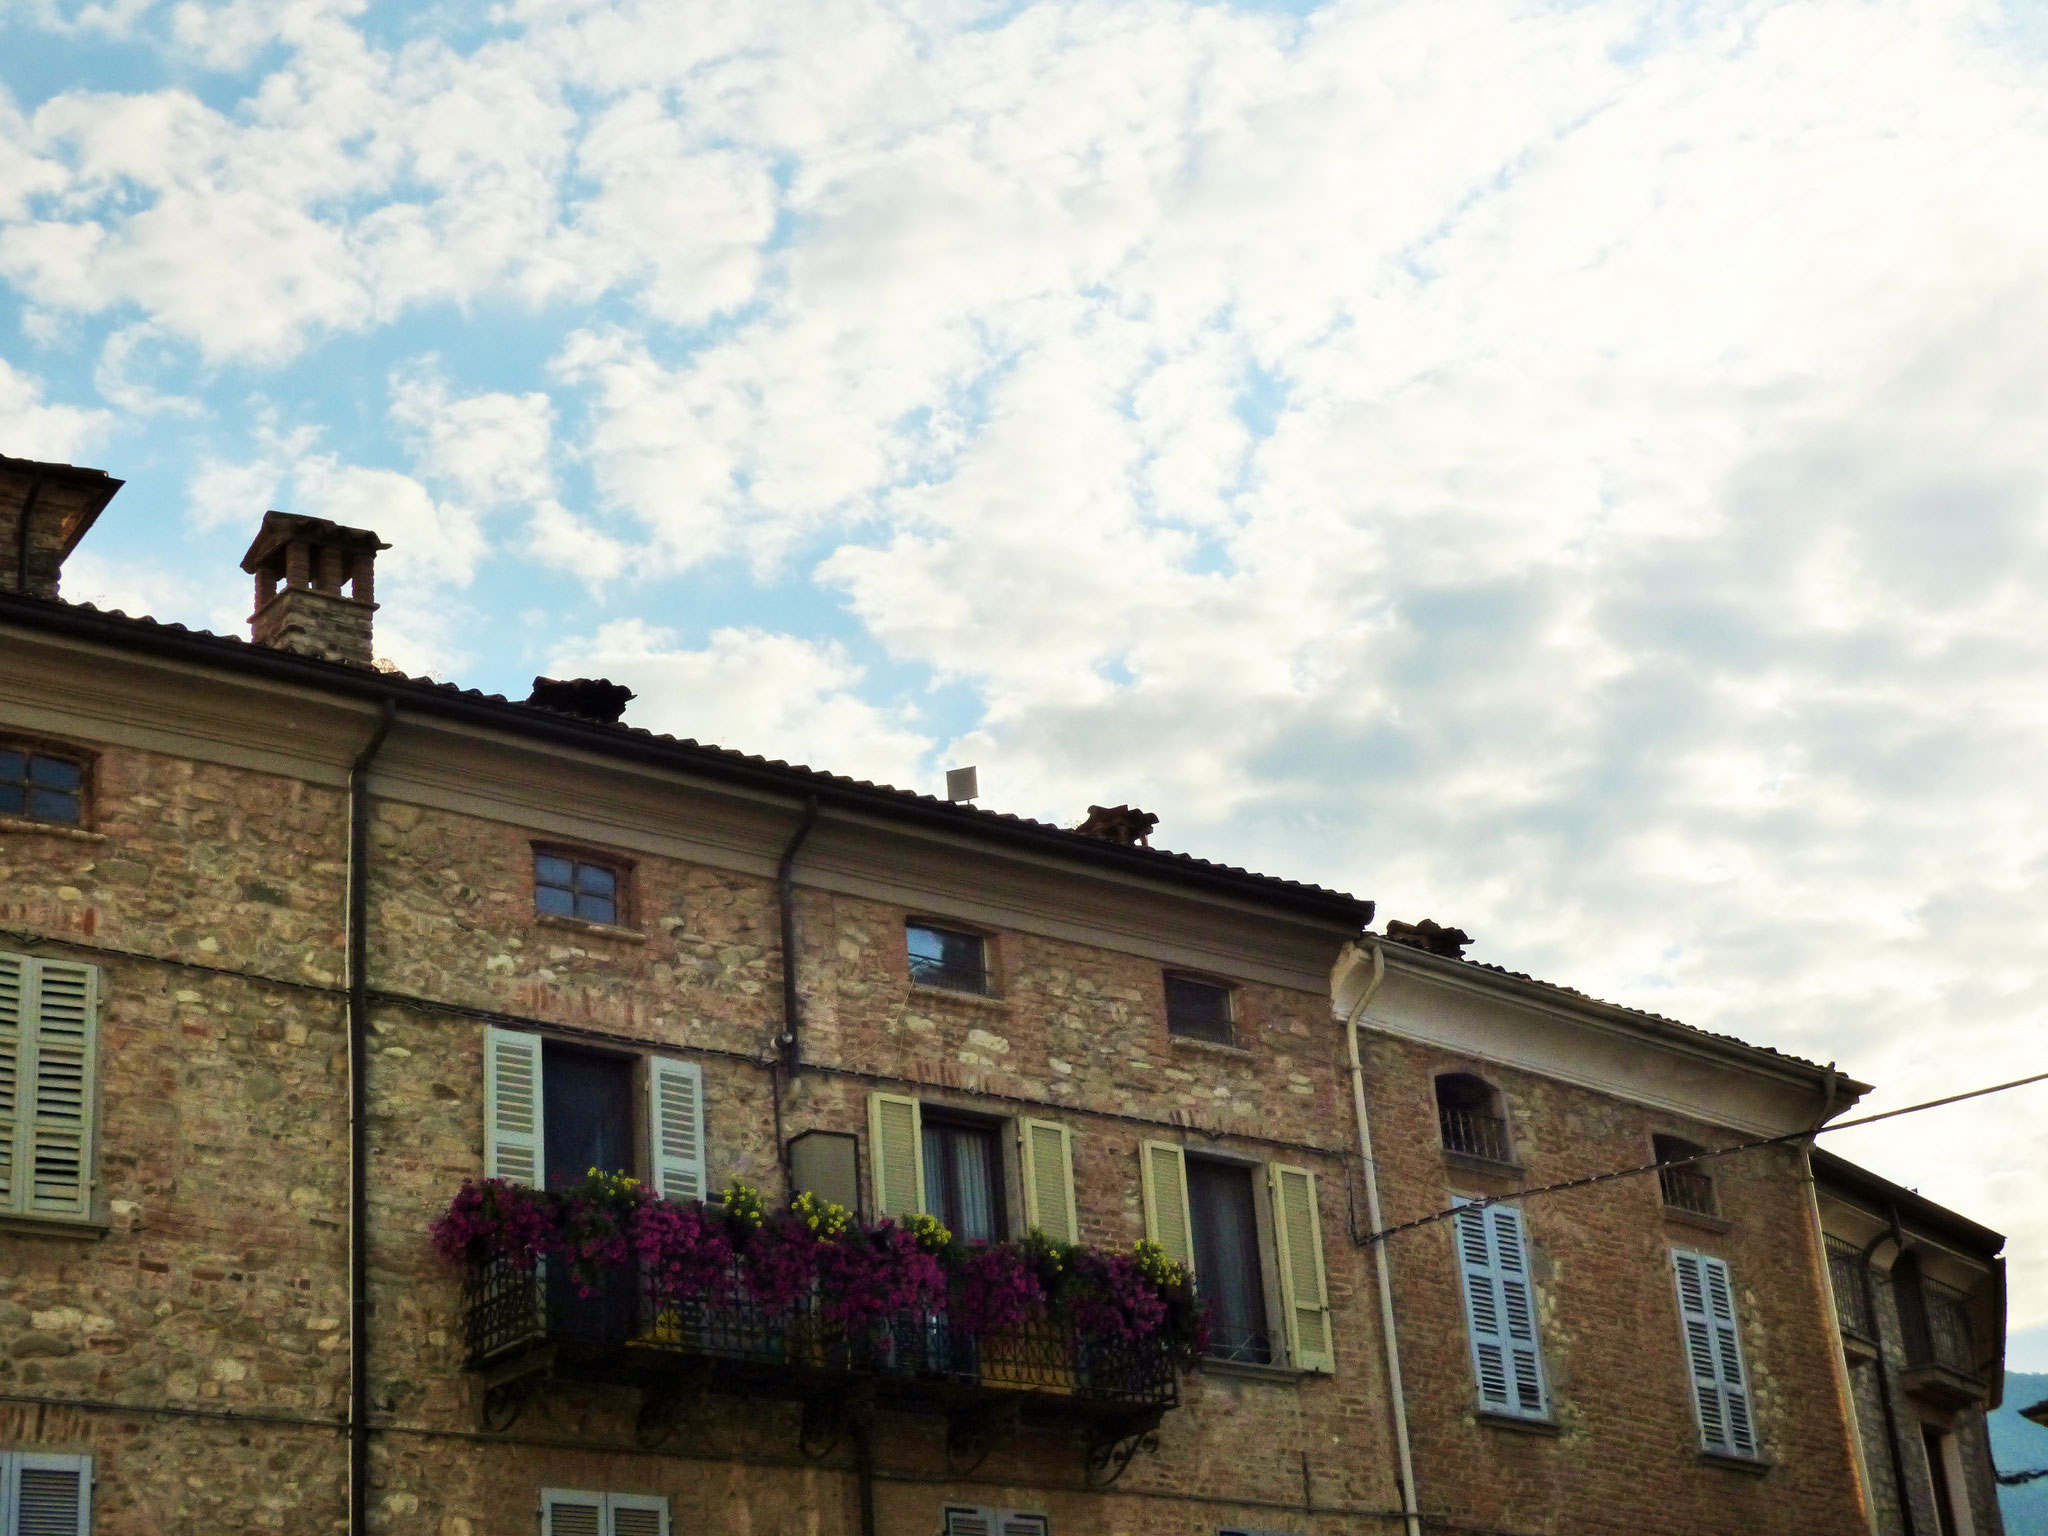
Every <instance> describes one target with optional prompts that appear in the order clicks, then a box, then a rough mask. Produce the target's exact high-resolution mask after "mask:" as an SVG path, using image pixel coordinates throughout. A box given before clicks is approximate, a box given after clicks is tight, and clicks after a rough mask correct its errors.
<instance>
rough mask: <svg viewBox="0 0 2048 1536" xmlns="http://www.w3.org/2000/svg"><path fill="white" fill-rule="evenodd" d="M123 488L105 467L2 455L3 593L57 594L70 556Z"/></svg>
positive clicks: (0, 559) (0, 563)
mask: <svg viewBox="0 0 2048 1536" xmlns="http://www.w3.org/2000/svg"><path fill="white" fill-rule="evenodd" d="M119 489H121V482H120V481H119V480H116V479H115V478H114V477H113V476H112V475H110V474H108V473H107V472H106V471H105V470H103V469H80V468H79V467H78V466H76V465H74V464H43V463H39V462H37V461H36V460H34V459H10V458H8V457H7V456H6V455H5V454H0V592H22V593H26V594H27V595H28V596H30V597H55V596H56V595H57V578H58V576H59V575H60V574H61V572H62V571H63V569H64V562H65V560H66V559H68V558H69V557H70V554H71V551H72V550H74V549H76V548H77V547H78V541H79V540H80V539H82V538H84V537H85V535H86V530H87V529H89V528H91V527H92V525H93V521H94V519H96V518H97V517H98V516H99V515H100V513H101V512H103V511H105V510H106V505H107V503H108V502H110V501H112V500H113V499H114V492H116V491H118V490H119Z"/></svg>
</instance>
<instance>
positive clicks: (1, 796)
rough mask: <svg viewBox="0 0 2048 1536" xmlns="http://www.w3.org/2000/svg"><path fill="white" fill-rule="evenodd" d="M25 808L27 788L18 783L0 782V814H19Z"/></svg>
mask: <svg viewBox="0 0 2048 1536" xmlns="http://www.w3.org/2000/svg"><path fill="white" fill-rule="evenodd" d="M27 808H28V791H27V790H25V789H23V788H22V787H21V786H20V785H19V784H0V816H19V815H21V813H22V812H23V811H25V810H26V809H27Z"/></svg>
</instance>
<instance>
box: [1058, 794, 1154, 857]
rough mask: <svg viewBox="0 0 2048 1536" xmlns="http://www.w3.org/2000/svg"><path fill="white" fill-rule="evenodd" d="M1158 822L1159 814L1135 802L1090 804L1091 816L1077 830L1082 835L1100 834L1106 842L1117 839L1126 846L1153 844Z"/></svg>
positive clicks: (1089, 812)
mask: <svg viewBox="0 0 2048 1536" xmlns="http://www.w3.org/2000/svg"><path fill="white" fill-rule="evenodd" d="M1158 825H1159V818H1158V817H1157V816H1154V815H1153V814H1152V813H1151V812H1150V811H1141V810H1138V809H1137V808H1136V807H1134V806H1128V805H1091V806H1089V807H1088V819H1087V820H1086V821H1084V822H1082V823H1081V825H1079V826H1078V827H1076V828H1074V830H1075V831H1076V832H1078V833H1080V834H1081V835H1082V836H1083V837H1095V838H1100V839H1101V840H1102V841H1103V842H1105V843H1117V844H1120V845H1122V846H1123V847H1125V848H1150V847H1151V846H1152V829H1153V828H1154V827H1156V826H1158Z"/></svg>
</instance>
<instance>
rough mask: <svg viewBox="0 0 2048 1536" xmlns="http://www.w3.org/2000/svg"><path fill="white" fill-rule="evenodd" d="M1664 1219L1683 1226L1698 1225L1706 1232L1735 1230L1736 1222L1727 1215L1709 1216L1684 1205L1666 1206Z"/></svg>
mask: <svg viewBox="0 0 2048 1536" xmlns="http://www.w3.org/2000/svg"><path fill="white" fill-rule="evenodd" d="M1664 1219H1665V1220H1666V1221H1673V1222H1676V1223H1678V1225H1679V1226H1681V1227H1698V1228H1700V1229H1701V1230H1702V1231H1706V1232H1733V1231H1734V1230H1735V1223H1734V1222H1732V1221H1730V1220H1729V1219H1728V1218H1727V1217H1726V1216H1709V1215H1708V1214H1707V1213H1706V1212H1705V1211H1688V1210H1687V1209H1686V1208H1685V1207H1684V1206H1682V1205H1667V1206H1665V1207H1664Z"/></svg>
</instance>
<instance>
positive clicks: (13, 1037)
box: [0, 955, 99, 1219]
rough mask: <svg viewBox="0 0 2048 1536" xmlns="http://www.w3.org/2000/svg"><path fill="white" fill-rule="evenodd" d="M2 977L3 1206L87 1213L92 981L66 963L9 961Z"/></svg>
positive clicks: (84, 969) (94, 1024)
mask: <svg viewBox="0 0 2048 1536" xmlns="http://www.w3.org/2000/svg"><path fill="white" fill-rule="evenodd" d="M7 962H8V963H7V965H6V967H5V973H4V975H0V1036H4V1040H0V1057H4V1058H6V1059H5V1060H0V1115H4V1116H5V1117H6V1118H7V1120H8V1122H9V1124H8V1126H7V1129H8V1131H10V1132H11V1135H10V1136H9V1137H8V1140H7V1145H8V1151H7V1154H6V1156H7V1167H6V1169H5V1172H4V1177H5V1180H6V1184H7V1195H6V1204H5V1205H4V1207H0V1208H4V1209H8V1210H14V1211H19V1212H21V1213H23V1214H25V1215H29V1216H53V1217H58V1218H64V1217H70V1218H74V1219H83V1218H85V1217H88V1216H90V1215H91V1214H92V1111H93V1068H94V1060H95V1057H96V1056H97V1055H98V1050H97V1039H96V1035H97V1029H98V1009H99V998H98V991H99V988H98V978H99V973H98V972H97V971H96V970H95V969H94V968H93V967H92V966H89V965H79V964H77V963H75V962H73V961H69V960H39V959H32V958H30V957H28V956H25V955H14V956H8V957H7Z"/></svg>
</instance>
